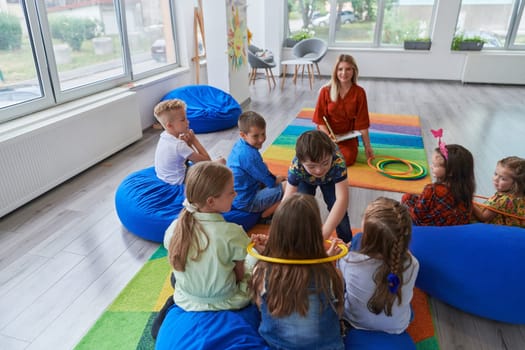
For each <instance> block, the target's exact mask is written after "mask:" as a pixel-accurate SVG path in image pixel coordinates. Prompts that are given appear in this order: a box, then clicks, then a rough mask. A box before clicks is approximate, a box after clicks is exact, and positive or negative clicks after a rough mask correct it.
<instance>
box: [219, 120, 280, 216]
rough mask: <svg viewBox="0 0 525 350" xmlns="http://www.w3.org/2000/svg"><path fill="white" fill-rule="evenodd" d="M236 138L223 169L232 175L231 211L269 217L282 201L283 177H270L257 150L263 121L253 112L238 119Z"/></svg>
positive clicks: (264, 125)
mask: <svg viewBox="0 0 525 350" xmlns="http://www.w3.org/2000/svg"><path fill="white" fill-rule="evenodd" d="M238 126H239V131H240V132H239V134H240V136H241V138H240V139H239V140H238V141H237V142H236V143H235V145H234V146H233V149H232V151H231V153H230V155H229V157H228V161H227V163H226V164H227V165H228V167H229V168H230V169H231V170H232V172H233V178H234V187H235V191H236V192H237V197H236V198H235V200H234V201H233V207H234V208H236V209H239V210H243V211H247V212H251V213H259V212H262V217H263V218H265V217H268V216H270V215H271V214H272V213H273V212H274V210H275V208H276V207H277V206H278V205H279V202H280V201H281V198H282V197H283V185H284V184H283V181H285V180H286V178H285V177H283V176H275V175H273V174H272V173H271V172H270V170H269V169H268V167H267V166H266V164H265V163H264V162H263V159H262V157H261V154H260V153H259V150H260V149H261V147H262V145H263V143H264V141H266V121H265V120H264V118H263V117H262V116H261V115H259V114H258V113H256V112H253V111H247V112H244V113H242V114H241V115H240V117H239V121H238Z"/></svg>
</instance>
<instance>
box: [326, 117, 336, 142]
mask: <svg viewBox="0 0 525 350" xmlns="http://www.w3.org/2000/svg"><path fill="white" fill-rule="evenodd" d="M323 120H324V122H325V124H326V127H327V128H328V131H329V132H330V135H332V138H333V139H334V141H337V137H336V136H335V134H334V131H333V130H332V127H331V126H330V123H328V119H326V117H325V116H323Z"/></svg>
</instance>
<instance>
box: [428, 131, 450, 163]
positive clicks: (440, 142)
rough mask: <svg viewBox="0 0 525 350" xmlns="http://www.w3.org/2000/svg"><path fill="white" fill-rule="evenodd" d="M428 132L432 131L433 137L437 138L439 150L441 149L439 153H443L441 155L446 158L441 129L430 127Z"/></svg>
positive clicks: (445, 147)
mask: <svg viewBox="0 0 525 350" xmlns="http://www.w3.org/2000/svg"><path fill="white" fill-rule="evenodd" d="M430 132H431V133H432V135H434V137H435V138H437V139H438V145H439V150H440V151H441V154H442V155H443V157H445V160H448V150H447V145H446V144H445V142H443V141H442V140H441V137H442V136H443V129H437V130H432V129H430Z"/></svg>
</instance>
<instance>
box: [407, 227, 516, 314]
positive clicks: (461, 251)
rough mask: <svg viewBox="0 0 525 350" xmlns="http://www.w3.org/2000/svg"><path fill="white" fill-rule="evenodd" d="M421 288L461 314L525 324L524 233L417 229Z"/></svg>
mask: <svg viewBox="0 0 525 350" xmlns="http://www.w3.org/2000/svg"><path fill="white" fill-rule="evenodd" d="M410 249H411V251H412V253H413V254H414V255H415V256H416V257H417V259H418V260H419V264H420V268H419V275H418V278H417V280H416V286H417V287H419V288H421V289H422V290H424V291H425V292H427V293H428V294H430V295H431V296H432V297H434V298H436V299H439V300H441V301H443V302H445V303H447V304H449V305H452V306H454V307H456V308H458V309H460V310H463V311H466V312H469V313H472V314H475V315H478V316H481V317H485V318H489V319H492V320H496V321H501V322H507V323H516V324H525V299H524V298H523V297H524V296H525V278H524V271H525V229H522V228H518V227H509V226H499V225H489V224H471V225H458V226H441V227H431V226H414V228H413V236H412V242H411V246H410Z"/></svg>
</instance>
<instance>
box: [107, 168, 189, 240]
mask: <svg viewBox="0 0 525 350" xmlns="http://www.w3.org/2000/svg"><path fill="white" fill-rule="evenodd" d="M183 201H184V185H170V184H168V183H166V182H164V181H162V180H160V179H159V178H158V177H157V175H156V174H155V168H154V167H150V168H146V169H143V170H139V171H137V172H134V173H132V174H130V175H128V176H127V177H126V178H125V179H124V180H123V181H122V183H121V184H120V186H119V187H118V189H117V192H116V194H115V208H116V210H117V215H118V217H119V218H120V222H121V223H122V225H124V227H125V228H126V229H127V230H128V231H130V232H131V233H134V234H136V235H137V236H139V237H142V238H144V239H147V240H150V241H154V242H159V243H161V242H162V241H163V239H164V232H165V231H166V229H167V228H168V226H169V225H170V224H171V222H172V221H173V220H174V219H175V218H176V217H177V216H178V215H179V213H180V211H181V210H182V202H183Z"/></svg>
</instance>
